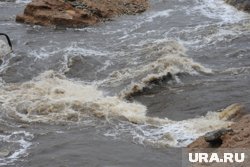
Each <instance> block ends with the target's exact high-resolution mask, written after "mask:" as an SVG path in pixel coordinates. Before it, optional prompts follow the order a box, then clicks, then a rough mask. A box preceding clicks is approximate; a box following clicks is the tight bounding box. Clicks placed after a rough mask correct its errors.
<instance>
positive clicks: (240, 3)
mask: <svg viewBox="0 0 250 167" xmlns="http://www.w3.org/2000/svg"><path fill="white" fill-rule="evenodd" d="M225 1H226V2H227V3H229V4H230V5H233V6H235V7H236V8H237V9H239V10H244V11H247V12H250V0H225Z"/></svg>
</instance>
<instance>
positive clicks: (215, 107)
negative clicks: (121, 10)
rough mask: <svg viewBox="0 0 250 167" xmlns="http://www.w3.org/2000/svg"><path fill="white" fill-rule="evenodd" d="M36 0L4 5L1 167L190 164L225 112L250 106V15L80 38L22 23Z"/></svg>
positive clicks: (206, 14) (234, 13)
mask: <svg viewBox="0 0 250 167" xmlns="http://www.w3.org/2000/svg"><path fill="white" fill-rule="evenodd" d="M27 2H29V1H26V0H17V1H15V0H13V1H8V0H0V33H7V34H8V35H9V36H10V38H11V40H12V43H13V48H14V51H13V53H11V54H9V55H7V56H4V53H3V52H5V50H8V47H7V46H6V45H5V44H4V43H3V41H4V38H1V39H0V46H1V47H0V48H2V50H1V52H0V54H2V55H1V59H2V61H1V65H0V87H1V88H0V166H9V167H27V166H31V167H44V166H48V167H139V166H144V167H153V166H156V167H168V166H169V167H181V164H182V162H181V155H182V149H183V148H185V147H186V146H187V145H188V144H190V143H191V142H192V141H193V140H195V139H196V138H198V137H199V136H201V135H203V134H204V133H206V132H208V131H211V130H215V129H219V128H221V127H226V126H227V125H228V124H229V123H230V122H228V121H225V120H221V119H219V113H218V111H220V110H221V109H223V108H225V107H227V106H228V105H231V104H233V103H242V104H243V105H245V107H246V108H247V109H249V108H250V102H249V99H250V58H249V56H250V15H249V14H247V13H244V12H241V11H238V10H236V9H234V8H233V7H231V6H229V5H227V4H225V3H224V2H223V0H175V1H174V0H152V1H150V3H151V7H150V9H149V10H148V11H146V12H145V13H143V14H140V15H134V16H121V17H117V18H114V19H113V21H111V22H105V23H101V24H99V25H97V26H94V27H87V28H81V29H63V28H46V27H40V26H31V25H23V24H19V23H16V22H15V15H16V14H18V13H21V12H22V11H23V9H24V7H25V4H26V3H27ZM4 49H5V50H4Z"/></svg>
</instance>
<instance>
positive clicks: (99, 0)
mask: <svg viewBox="0 0 250 167" xmlns="http://www.w3.org/2000/svg"><path fill="white" fill-rule="evenodd" d="M148 6H149V4H148V1H147V0H94V1H93V0H33V1H32V2H31V3H29V4H28V5H27V6H26V8H25V10H24V13H23V14H21V15H17V17H16V21H17V22H21V23H28V24H35V25H43V26H53V25H55V26H63V27H83V26H90V25H95V24H97V23H99V22H102V21H106V20H110V19H111V18H113V17H115V16H119V15H124V14H129V15H133V14H136V13H141V12H144V11H145V10H146V9H147V8H148Z"/></svg>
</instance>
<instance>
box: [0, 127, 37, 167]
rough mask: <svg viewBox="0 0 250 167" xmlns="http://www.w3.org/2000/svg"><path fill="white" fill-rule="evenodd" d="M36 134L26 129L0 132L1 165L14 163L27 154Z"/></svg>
mask: <svg viewBox="0 0 250 167" xmlns="http://www.w3.org/2000/svg"><path fill="white" fill-rule="evenodd" d="M33 138H34V136H33V135H32V134H30V133H28V132H25V131H17V132H6V133H0V141H1V145H0V166H2V165H8V164H12V163H13V162H15V161H16V160H18V159H19V158H21V157H24V156H26V155H27V150H28V149H29V148H30V146H31V145H32V143H31V140H32V139H33Z"/></svg>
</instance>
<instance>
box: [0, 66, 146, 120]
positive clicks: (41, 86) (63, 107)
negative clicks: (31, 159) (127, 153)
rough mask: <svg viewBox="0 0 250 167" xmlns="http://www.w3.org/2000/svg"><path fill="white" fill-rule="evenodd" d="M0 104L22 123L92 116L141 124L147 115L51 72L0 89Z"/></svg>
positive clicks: (134, 105)
mask: <svg viewBox="0 0 250 167" xmlns="http://www.w3.org/2000/svg"><path fill="white" fill-rule="evenodd" d="M0 101H1V103H2V108H3V110H4V111H5V113H6V115H7V116H8V117H10V118H14V119H18V120H21V121H25V122H51V123H55V122H65V121H66V122H67V121H68V122H81V119H82V118H84V117H85V116H87V115H91V114H92V115H95V116H97V117H109V116H118V117H119V116H121V117H125V118H127V119H128V120H129V121H133V122H143V121H144V120H145V114H146V107H145V106H143V105H140V104H137V103H127V102H125V101H122V100H120V99H119V98H118V97H105V96H104V95H103V92H102V91H99V90H97V88H96V87H95V86H94V85H85V84H82V83H79V82H75V81H70V80H68V79H66V78H65V77H64V76H62V75H60V74H57V73H55V72H53V71H47V72H45V73H43V74H41V75H40V76H38V77H36V78H35V79H33V80H32V81H29V82H26V83H23V84H21V85H17V84H16V85H7V86H4V87H2V89H1V91H0Z"/></svg>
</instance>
